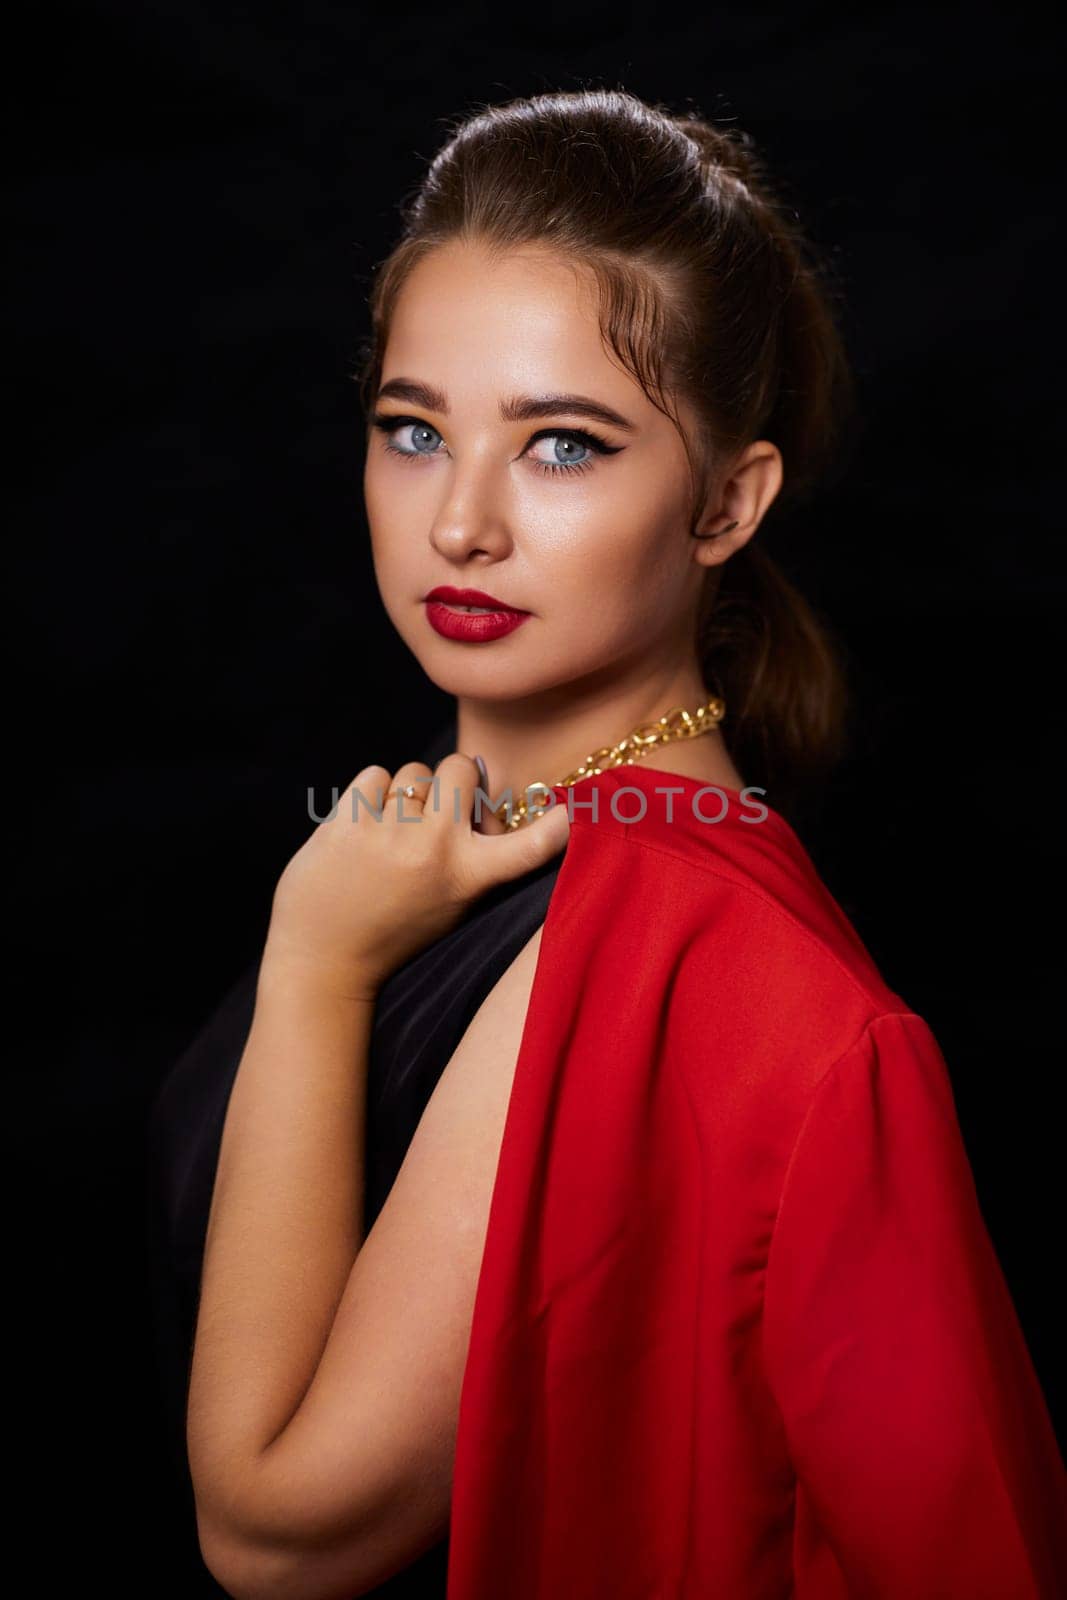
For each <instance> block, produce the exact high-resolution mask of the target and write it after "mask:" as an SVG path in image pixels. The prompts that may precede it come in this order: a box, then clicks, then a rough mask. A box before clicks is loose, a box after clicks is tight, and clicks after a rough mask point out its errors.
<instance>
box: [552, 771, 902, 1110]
mask: <svg viewBox="0 0 1067 1600" xmlns="http://www.w3.org/2000/svg"><path fill="white" fill-rule="evenodd" d="M566 793H567V791H566V790H561V789H557V791H556V794H557V800H559V799H560V798H561V797H562V796H565V795H566ZM583 803H584V804H583ZM572 815H573V821H572V826H571V832H570V838H569V840H568V845H567V854H566V858H565V861H564V866H563V869H562V871H561V873H560V878H559V881H558V883H557V887H556V896H555V899H554V902H553V906H552V909H551V911H550V917H549V923H548V928H549V930H550V932H551V933H552V934H553V935H554V936H558V935H559V934H561V933H562V934H565V935H566V936H567V939H568V940H570V941H571V944H572V948H574V947H575V942H576V941H577V942H578V943H580V941H581V937H582V933H581V931H580V930H579V929H578V928H577V926H576V924H577V922H578V919H579V917H581V918H582V919H583V927H584V929H585V937H587V938H594V937H596V938H597V939H598V941H599V943H600V945H601V947H604V946H605V945H606V946H608V947H610V949H611V952H612V958H613V959H614V960H617V961H620V962H622V963H624V964H632V966H633V968H634V969H636V971H638V972H640V974H641V979H642V984H643V985H644V986H646V987H647V986H648V985H649V984H651V985H652V987H653V988H655V987H656V985H657V984H658V983H659V982H662V983H663V984H669V990H670V999H671V1013H672V1019H673V1021H674V1025H675V1027H676V1028H677V1029H679V1030H680V1031H681V1032H682V1033H683V1034H684V1035H685V1036H686V1053H688V1054H689V1055H690V1058H692V1056H693V1055H694V1054H695V1055H696V1056H697V1057H699V1056H700V1055H701V1053H702V1052H703V1053H706V1052H707V1051H708V1050H711V1051H714V1052H715V1053H716V1055H717V1057H718V1059H719V1060H722V1059H724V1056H725V1054H729V1056H730V1058H731V1059H733V1060H736V1061H737V1062H738V1063H739V1064H743V1063H744V1062H748V1063H750V1064H754V1063H755V1062H756V1061H757V1060H764V1061H766V1062H767V1063H768V1068H769V1070H773V1073H774V1077H775V1078H776V1080H777V1081H779V1082H781V1079H782V1075H783V1074H785V1075H787V1076H788V1075H789V1074H790V1068H791V1065H792V1066H793V1067H794V1068H795V1071H796V1073H797V1074H799V1076H800V1078H802V1079H803V1080H804V1081H805V1082H806V1085H807V1087H808V1088H810V1087H811V1086H812V1083H813V1082H814V1081H815V1080H816V1079H817V1076H818V1074H819V1073H820V1072H821V1071H822V1070H824V1069H825V1068H826V1067H827V1066H829V1064H830V1063H831V1062H832V1061H833V1060H835V1059H836V1057H837V1056H838V1055H840V1054H841V1053H842V1052H843V1051H844V1050H846V1049H847V1048H849V1047H850V1046H851V1045H852V1044H853V1043H854V1042H855V1041H857V1040H858V1039H859V1038H860V1037H861V1036H862V1035H863V1033H864V1030H865V1028H866V1027H867V1025H868V1024H869V1023H870V1022H871V1021H872V1020H873V1019H875V1018H877V1017H879V1016H881V1015H883V1014H893V1013H900V1012H906V1011H909V1010H910V1008H909V1007H908V1006H907V1004H906V1002H905V1001H903V1000H902V999H901V997H900V996H899V995H898V994H896V993H895V992H894V991H893V990H892V989H891V988H890V987H889V985H888V984H887V983H886V982H885V980H884V979H883V977H882V975H881V973H880V971H879V970H878V967H877V965H876V964H875V962H874V960H873V958H872V957H871V955H870V953H869V952H868V950H867V949H866V947H865V945H864V944H863V942H862V940H861V939H860V936H859V934H858V933H857V931H856V929H855V928H854V927H853V925H852V923H851V921H850V920H849V918H848V916H847V915H846V913H845V912H844V911H843V909H842V908H841V906H840V905H839V904H838V903H837V901H836V900H835V899H834V897H833V895H832V894H831V893H830V890H829V889H828V887H827V886H826V884H825V883H824V882H823V880H822V879H821V877H820V875H819V873H818V871H817V870H816V868H815V866H814V863H813V862H812V860H811V858H810V856H809V855H808V852H807V851H806V849H805V848H804V846H803V844H802V843H801V841H800V839H799V838H798V836H797V834H796V833H795V832H794V830H793V828H792V827H791V826H790V824H789V823H788V822H787V821H786V820H785V818H784V817H783V816H782V815H781V814H780V813H778V812H777V811H775V810H774V809H773V807H771V806H769V805H768V804H767V803H766V800H765V798H764V796H763V795H762V792H761V791H758V790H746V791H740V792H738V791H736V790H732V789H718V788H716V787H715V786H713V785H709V784H704V783H702V782H700V781H699V780H696V779H693V778H688V777H683V776H680V775H673V774H668V773H665V772H659V771H656V770H654V769H651V768H648V767H642V766H640V765H636V766H634V767H626V768H615V769H612V770H610V771H608V772H605V773H601V774H598V775H596V776H595V777H593V778H590V779H586V780H583V781H582V783H581V784H578V785H575V786H574V806H573V813H572ZM594 928H595V933H594ZM657 973H660V974H662V977H661V978H657ZM702 1041H705V1044H704V1045H702Z"/></svg>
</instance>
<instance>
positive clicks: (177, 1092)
mask: <svg viewBox="0 0 1067 1600" xmlns="http://www.w3.org/2000/svg"><path fill="white" fill-rule="evenodd" d="M455 737H456V733H455V724H454V723H450V724H448V725H446V727H444V728H443V729H442V730H441V732H440V733H439V735H438V737H437V738H436V739H435V740H434V741H433V742H432V744H431V746H430V748H429V749H428V750H427V751H426V753H425V755H424V758H423V759H424V760H425V761H426V763H427V765H429V766H434V765H435V764H436V763H437V762H438V761H439V760H440V759H441V757H442V756H444V755H446V754H448V752H449V751H451V750H454V749H455V742H454V741H455ZM562 860H563V857H562V853H561V854H559V855H557V856H555V857H553V859H552V860H551V861H549V862H547V863H546V864H545V865H544V866H542V867H539V868H537V869H535V870H534V871H533V872H530V873H527V874H525V875H524V876H523V877H521V878H513V879H512V880H511V881H510V882H508V883H504V884H500V885H498V886H497V887H496V888H494V889H491V890H490V891H489V892H488V893H487V894H485V895H483V896H482V898H481V899H480V900H479V901H478V902H477V903H476V904H475V905H474V907H473V908H472V909H471V911H470V912H468V914H467V916H466V918H465V919H464V921H463V922H462V923H460V924H459V925H458V926H457V927H455V928H453V929H452V930H451V932H449V933H447V934H446V935H445V936H444V937H443V938H442V939H439V940H438V941H437V942H436V943H434V944H432V945H430V946H428V947H427V948H425V949H423V950H421V951H419V952H418V953H417V954H416V955H415V956H414V957H413V958H412V959H411V960H410V961H408V962H407V963H406V964H405V965H404V966H403V967H401V968H400V969H399V970H398V971H397V972H395V973H394V974H393V975H392V977H391V978H390V979H389V980H388V982H387V983H385V984H384V985H383V987H382V989H381V992H380V994H379V997H378V1003H377V1006H376V1010H375V1018H374V1027H373V1033H372V1037H371V1046H370V1054H369V1060H368V1092H367V1140H366V1152H365V1174H366V1181H365V1196H366V1201H365V1204H366V1213H365V1214H366V1228H367V1231H369V1230H370V1228H371V1226H372V1224H373V1222H374V1220H375V1218H376V1217H377V1216H378V1213H379V1212H380V1211H381V1209H382V1206H383V1205H384V1204H385V1201H386V1199H387V1198H388V1195H389V1191H390V1189H391V1188H392V1186H393V1183H394V1181H395V1179H396V1175H397V1173H398V1171H399V1170H400V1166H401V1163H402V1161H403V1159H404V1155H405V1153H406V1151H407V1148H408V1145H409V1144H410V1142H411V1138H412V1135H413V1134H414V1132H415V1129H416V1127H417V1125H418V1122H419V1119H420V1118H421V1116H422V1113H423V1110H424V1109H425V1107H426V1103H427V1101H428V1100H429V1098H430V1095H431V1094H432V1093H433V1089H434V1086H435V1084H436V1083H437V1080H438V1078H439V1077H440V1075H441V1073H442V1072H443V1070H444V1068H445V1067H446V1065H447V1064H448V1061H449V1059H450V1057H451V1056H452V1053H453V1051H454V1050H455V1048H456V1046H457V1045H458V1044H459V1041H460V1039H461V1038H462V1036H463V1034H464V1032H465V1031H466V1028H467V1025H468V1023H469V1022H470V1021H471V1018H472V1017H473V1016H474V1014H475V1012H476V1011H477V1010H478V1007H479V1006H480V1005H481V1002H482V1001H483V1000H484V998H485V996H486V995H487V994H488V993H489V991H490V989H492V987H493V985H494V984H495V983H496V981H497V979H498V978H499V977H501V976H502V974H503V973H504V971H505V970H506V969H507V967H508V966H509V965H510V964H511V962H512V961H513V960H514V958H515V957H516V956H517V955H518V953H519V951H520V950H521V949H522V947H523V945H524V944H525V943H526V942H527V940H528V939H530V938H531V937H532V935H533V934H534V933H535V931H536V930H537V928H538V927H540V925H541V924H542V923H543V922H544V920H545V916H546V914H547V911H548V903H549V900H550V898H551V895H552V890H553V888H554V886H555V882H556V877H557V875H558V873H559V869H560V866H561V864H562ZM258 969H259V961H258V958H257V960H256V962H255V963H254V964H253V965H252V966H251V967H249V969H248V970H247V971H246V972H245V973H244V974H243V975H242V976H241V977H240V979H239V980H238V981H237V983H236V984H235V985H234V986H233V988H232V989H231V990H230V992H229V993H228V994H227V996H226V997H225V999H224V1000H223V1001H222V1003H221V1005H220V1006H219V1007H218V1009H217V1010H216V1011H215V1013H214V1014H213V1015H212V1016H211V1018H210V1019H209V1020H208V1022H207V1024H206V1026H205V1027H204V1028H203V1030H202V1031H201V1032H200V1033H199V1034H198V1035H197V1037H196V1038H195V1039H194V1040H193V1042H192V1044H191V1045H190V1046H189V1047H188V1049H187V1050H186V1051H185V1052H184V1054H183V1055H182V1056H181V1058H180V1059H179V1060H178V1061H177V1062H176V1063H175V1065H174V1067H173V1068H172V1069H171V1071H170V1073H169V1074H168V1076H167V1078H166V1079H165V1081H164V1083H163V1085H162V1087H161V1089H160V1091H159V1093H158V1095H157V1097H156V1100H155V1103H154V1106H153V1110H152V1119H151V1130H150V1141H151V1143H150V1173H151V1179H150V1183H151V1188H150V1194H149V1208H150V1219H149V1222H150V1250H151V1270H152V1279H153V1295H154V1307H153V1310H154V1316H155V1321H156V1329H157V1343H158V1352H159V1361H160V1364H161V1376H162V1382H163V1385H164V1391H165V1392H164V1401H165V1403H166V1406H167V1410H168V1416H169V1429H170V1441H169V1442H170V1447H171V1449H172V1451H173V1453H174V1460H175V1465H176V1470H177V1471H178V1473H179V1474H180V1481H181V1482H182V1483H183V1485H184V1487H185V1492H186V1495H187V1516H186V1524H187V1537H188V1540H189V1547H188V1549H187V1550H185V1551H183V1552H171V1554H172V1555H173V1556H174V1557H175V1558H176V1559H177V1560H179V1561H181V1560H183V1559H184V1560H185V1561H186V1563H187V1564H188V1566H189V1568H190V1571H191V1572H193V1573H194V1574H195V1578H194V1580H193V1583H194V1586H193V1587H190V1586H189V1585H188V1584H186V1585H185V1586H184V1587H183V1588H182V1591H181V1592H182V1593H183V1594H187V1595H189V1596H190V1600H192V1597H193V1596H194V1595H204V1596H207V1595H212V1596H219V1595H222V1594H223V1592H224V1591H223V1590H222V1589H221V1588H220V1587H219V1586H218V1584H216V1583H215V1582H214V1580H213V1578H212V1577H211V1575H210V1573H209V1572H208V1570H207V1568H206V1567H205V1566H204V1564H203V1562H202V1560H201V1559H200V1557H199V1544H198V1541H197V1535H196V1525H195V1520H194V1517H193V1509H192V1507H193V1502H192V1488H191V1484H190V1482H189V1475H188V1465H187V1458H186V1454H185V1435H184V1413H185V1399H186V1392H187V1385H188V1373H189V1364H190V1361H191V1358H192V1346H193V1335H194V1331H195V1324H196V1312H197V1301H198V1295H199V1286H200V1269H201V1263H202V1259H203V1250H204V1239H205V1235H206V1231H207V1218H208V1209H209V1206H210V1203H211V1192H212V1186H213V1183H214V1177H215V1168H216V1164H217V1161H218V1154H219V1145H220V1141H221V1138H222V1126H223V1121H224V1119H225V1115H226V1108H227V1105H228V1102H229V1096H230V1090H231V1088H232V1086H233V1080H234V1076H235V1074H236V1071H237V1067H238V1064H239V1061H240V1058H241V1054H242V1052H243V1050H244V1045H245V1041H246V1039H247V1036H248V1030H249V1027H250V1025H251V1021H252V1009H253V1004H254V1000H255V985H256V976H257V973H258ZM447 1565H448V1539H447V1538H445V1539H443V1540H441V1541H440V1542H439V1543H438V1544H435V1545H434V1546H433V1547H432V1548H431V1549H430V1550H428V1551H427V1552H426V1553H425V1554H424V1555H423V1556H421V1557H420V1558H419V1559H418V1560H417V1561H415V1562H413V1563H412V1564H411V1565H409V1566H408V1567H406V1568H404V1570H403V1571H402V1572H399V1573H397V1574H396V1575H395V1576H394V1577H392V1578H390V1579H389V1580H388V1581H386V1582H385V1583H383V1584H381V1585H379V1586H378V1587H377V1588H375V1589H374V1590H373V1591H371V1592H372V1593H373V1594H374V1595H376V1596H380V1597H389V1600H400V1597H410V1596H419V1597H420V1600H425V1597H429V1596H434V1597H439V1600H443V1596H444V1594H445V1584H446V1576H447Z"/></svg>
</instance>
